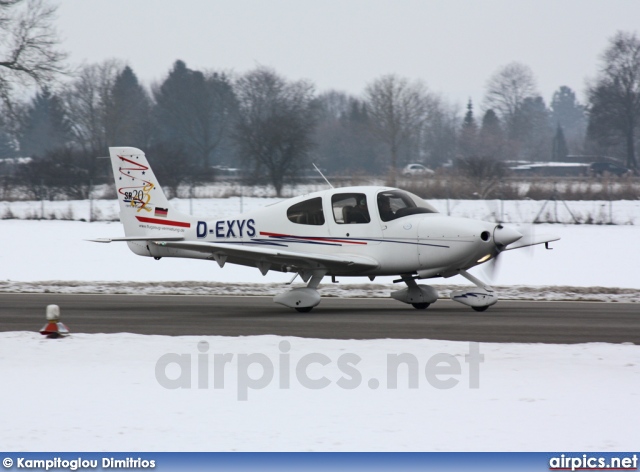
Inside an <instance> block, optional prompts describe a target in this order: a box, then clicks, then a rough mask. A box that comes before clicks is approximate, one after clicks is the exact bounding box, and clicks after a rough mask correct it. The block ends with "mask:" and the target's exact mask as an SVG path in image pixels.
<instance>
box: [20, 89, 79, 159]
mask: <svg viewBox="0 0 640 472" xmlns="http://www.w3.org/2000/svg"><path fill="white" fill-rule="evenodd" d="M70 137H71V125H70V123H69V121H68V120H67V118H66V115H65V111H64V109H63V107H62V103H61V101H60V98H59V97H58V96H56V95H54V94H52V93H51V92H50V91H49V89H47V88H44V89H43V90H42V91H41V92H38V93H37V94H36V96H35V97H34V98H33V100H32V101H31V104H30V105H29V106H28V107H27V109H26V112H25V114H24V116H23V118H22V120H21V123H20V130H19V131H18V142H19V144H20V153H21V154H22V155H23V156H25V157H28V156H31V157H32V156H40V157H42V156H44V154H46V153H47V152H48V151H53V150H55V149H59V148H61V147H64V146H65V145H66V144H67V143H68V142H69V139H70Z"/></svg>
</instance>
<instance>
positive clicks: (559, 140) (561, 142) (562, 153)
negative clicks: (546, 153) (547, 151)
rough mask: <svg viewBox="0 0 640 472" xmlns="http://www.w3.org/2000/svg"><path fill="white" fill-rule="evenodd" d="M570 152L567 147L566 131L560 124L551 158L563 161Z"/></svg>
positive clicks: (555, 160) (554, 138)
mask: <svg viewBox="0 0 640 472" xmlns="http://www.w3.org/2000/svg"><path fill="white" fill-rule="evenodd" d="M568 154H569V149H568V148H567V142H566V141H565V139H564V131H563V130H562V126H560V124H558V127H557V128H556V134H555V136H554V137H553V148H552V151H551V160H552V161H554V162H562V161H564V160H566V158H567V155H568Z"/></svg>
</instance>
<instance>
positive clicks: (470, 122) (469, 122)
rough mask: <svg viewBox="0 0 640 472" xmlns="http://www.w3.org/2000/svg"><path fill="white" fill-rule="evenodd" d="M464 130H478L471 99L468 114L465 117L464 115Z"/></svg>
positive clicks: (468, 104)
mask: <svg viewBox="0 0 640 472" xmlns="http://www.w3.org/2000/svg"><path fill="white" fill-rule="evenodd" d="M462 128H463V129H472V130H474V131H475V130H476V129H477V126H476V120H475V118H474V117H473V103H472V102H471V99H469V102H468V103H467V113H465V115H464V121H463V122H462Z"/></svg>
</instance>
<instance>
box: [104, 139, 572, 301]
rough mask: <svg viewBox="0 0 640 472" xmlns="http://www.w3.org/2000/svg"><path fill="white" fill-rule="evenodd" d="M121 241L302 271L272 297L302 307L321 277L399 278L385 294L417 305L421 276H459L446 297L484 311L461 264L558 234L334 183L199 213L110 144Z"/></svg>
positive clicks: (433, 295)
mask: <svg viewBox="0 0 640 472" xmlns="http://www.w3.org/2000/svg"><path fill="white" fill-rule="evenodd" d="M109 152H110V155H111V163H112V166H113V174H114V176H115V182H116V189H117V194H118V201H119V202H120V221H121V222H122V224H123V225H124V232H125V237H122V238H100V239H95V240H92V241H96V242H103V243H110V242H112V241H123V242H126V243H127V244H128V246H129V249H131V251H133V252H134V253H135V254H138V255H140V256H146V257H153V258H154V259H157V260H159V259H161V258H163V257H184V258H192V259H208V260H213V261H216V262H217V263H218V264H219V265H220V267H224V265H225V264H226V263H231V264H241V265H245V266H250V267H257V268H258V269H259V270H260V272H262V274H263V275H266V274H267V272H269V271H270V270H276V271H279V272H291V273H296V274H297V275H300V277H301V278H302V280H304V282H305V283H307V286H306V287H303V288H294V289H292V290H290V291H288V292H286V293H283V294H280V295H277V296H276V297H274V301H275V302H276V303H279V304H281V305H284V306H287V307H290V308H295V309H296V310H297V311H299V312H309V311H311V309H312V308H313V307H315V306H316V305H318V304H319V303H320V294H319V293H318V290H317V289H318V286H319V284H320V282H321V281H322V279H323V278H324V277H325V276H331V277H332V280H333V281H335V278H336V277H360V276H367V277H369V278H370V279H371V280H373V279H374V278H375V277H376V276H388V275H397V276H399V277H400V279H398V280H396V282H400V281H403V282H404V283H405V284H406V285H407V287H406V288H404V289H402V290H397V291H395V292H392V293H391V296H392V297H393V298H394V299H396V300H398V301H401V302H403V303H407V304H410V305H413V306H414V307H415V308H417V309H425V308H427V307H428V306H429V304H431V303H434V302H435V301H436V300H437V299H438V292H437V291H436V290H435V289H434V288H433V287H431V286H429V285H419V284H418V283H417V282H416V281H417V280H420V279H431V278H434V277H445V278H446V277H452V276H454V275H458V274H460V275H462V276H463V277H465V278H466V279H468V280H469V281H470V282H472V283H474V284H475V285H476V287H475V288H473V289H470V290H456V291H454V292H452V293H451V299H452V300H454V301H456V302H459V303H462V304H464V305H467V306H470V307H471V308H473V309H474V310H476V311H484V310H486V309H487V308H488V307H489V306H491V305H493V304H494V303H496V302H497V301H498V297H497V295H496V293H495V291H494V290H493V288H491V287H490V286H489V285H487V284H485V283H484V282H482V281H481V280H479V279H477V278H476V277H474V276H473V275H471V274H469V272H468V270H469V269H470V268H471V267H474V266H476V265H479V264H483V263H485V262H487V261H489V260H491V259H495V258H496V257H497V256H498V254H500V253H501V252H502V251H507V250H511V249H518V248H522V247H526V246H532V245H535V244H545V245H547V248H548V243H549V242H551V241H556V240H558V239H560V238H559V237H557V236H549V235H546V236H545V235H537V236H527V237H524V236H523V235H522V234H521V233H520V232H518V231H517V230H515V229H513V228H509V227H506V226H503V225H501V224H495V223H489V222H485V221H478V220H472V219H467V218H455V217H451V216H444V215H441V214H439V213H438V211H437V210H436V209H435V208H434V207H432V206H431V205H429V204H428V203H426V202H425V201H423V200H422V199H421V198H419V197H417V196H416V195H413V194H411V193H409V192H406V191H404V190H399V189H395V188H388V187H376V186H361V187H344V188H335V189H334V188H332V189H330V190H324V191H320V192H315V193H311V194H308V195H303V196H299V197H295V198H291V199H288V200H284V201H281V202H278V203H274V204H272V205H268V206H267V207H265V208H263V209H261V210H258V211H253V212H249V213H246V214H242V215H238V216H236V217H234V218H223V219H205V218H197V217H194V216H190V215H186V214H184V213H180V212H179V211H176V210H175V209H173V208H171V205H170V203H169V201H168V200H167V198H166V196H165V195H164V192H163V191H162V188H161V187H160V185H159V183H158V181H157V179H156V177H155V176H154V174H153V171H152V170H151V166H150V165H149V162H148V161H147V158H146V157H145V155H144V153H143V152H142V151H140V150H139V149H136V148H131V147H112V148H109Z"/></svg>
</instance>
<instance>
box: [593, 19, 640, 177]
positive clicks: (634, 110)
mask: <svg viewBox="0 0 640 472" xmlns="http://www.w3.org/2000/svg"><path fill="white" fill-rule="evenodd" d="M589 102H590V105H591V108H590V116H589V118H590V120H589V134H590V135H591V136H592V137H595V138H596V139H598V140H600V141H620V140H621V141H623V142H624V143H625V148H626V155H627V166H628V167H629V168H631V169H637V167H638V163H637V159H636V150H635V146H636V142H635V141H636V135H637V133H638V131H639V130H638V128H639V127H640V38H638V36H637V35H636V34H635V33H633V34H632V33H628V32H624V31H619V32H618V33H617V34H616V35H615V36H614V37H613V38H611V40H610V43H609V47H608V48H607V49H606V50H605V52H604V54H603V55H602V68H601V70H600V74H599V76H598V78H597V79H596V81H595V83H594V84H593V85H592V86H591V87H590V88H589Z"/></svg>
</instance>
